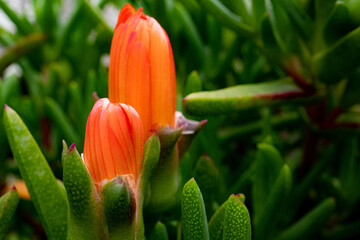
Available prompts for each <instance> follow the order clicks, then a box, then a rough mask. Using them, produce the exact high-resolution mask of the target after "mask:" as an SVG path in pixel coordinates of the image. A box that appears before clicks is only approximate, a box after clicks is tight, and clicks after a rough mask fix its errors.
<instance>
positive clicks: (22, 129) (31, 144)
mask: <svg viewBox="0 0 360 240" xmlns="http://www.w3.org/2000/svg"><path fill="white" fill-rule="evenodd" d="M4 124H5V129H6V134H7V137H8V140H9V143H10V147H11V150H12V152H13V154H14V157H15V159H16V161H17V164H18V166H19V169H20V173H21V176H22V178H23V179H24V181H25V183H26V186H27V188H28V190H29V193H30V197H31V199H32V202H33V203H34V206H35V209H36V211H37V212H38V214H39V216H40V220H41V222H42V224H43V226H44V228H45V232H46V234H47V236H48V238H49V239H65V238H66V225H67V211H68V203H67V199H66V198H65V197H64V195H63V192H62V189H61V187H60V186H59V185H58V183H57V181H56V179H55V177H54V175H53V173H52V171H51V169H50V167H49V165H48V163H47V161H46V159H45V158H44V155H43V154H42V153H41V151H40V149H39V146H38V145H37V144H36V142H35V140H34V138H33V137H32V135H31V133H30V132H29V130H28V129H27V127H26V126H25V124H24V123H23V121H22V120H21V118H20V117H19V116H18V115H17V113H16V112H15V111H14V110H12V109H11V108H10V107H5V112H4ZM55 216H56V217H55Z"/></svg>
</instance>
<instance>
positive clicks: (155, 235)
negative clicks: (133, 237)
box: [150, 222, 169, 240]
mask: <svg viewBox="0 0 360 240" xmlns="http://www.w3.org/2000/svg"><path fill="white" fill-rule="evenodd" d="M168 239H169V237H168V233H167V230H166V226H165V225H164V224H163V223H162V222H157V223H156V225H155V227H154V229H153V230H152V232H151V234H150V240H168Z"/></svg>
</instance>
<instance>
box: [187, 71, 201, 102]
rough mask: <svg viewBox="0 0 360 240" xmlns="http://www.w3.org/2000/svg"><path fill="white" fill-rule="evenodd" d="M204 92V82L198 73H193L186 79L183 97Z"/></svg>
mask: <svg viewBox="0 0 360 240" xmlns="http://www.w3.org/2000/svg"><path fill="white" fill-rule="evenodd" d="M201 90H202V82H201V79H200V77H199V74H198V72H197V71H195V70H194V71H192V72H191V73H190V74H189V76H188V77H187V79H186V82H185V86H184V90H183V96H186V95H189V94H190V93H193V92H199V91H201Z"/></svg>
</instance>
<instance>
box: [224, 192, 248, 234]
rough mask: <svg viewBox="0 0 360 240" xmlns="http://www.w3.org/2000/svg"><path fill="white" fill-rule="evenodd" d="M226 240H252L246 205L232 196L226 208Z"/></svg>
mask: <svg viewBox="0 0 360 240" xmlns="http://www.w3.org/2000/svg"><path fill="white" fill-rule="evenodd" d="M222 239H224V240H227V239H228V240H251V221H250V215H249V212H248V210H247V208H246V207H245V204H244V203H243V202H242V201H240V199H239V198H238V197H236V196H235V195H231V196H230V198H229V199H228V203H227V205H226V208H225V216H224V230H223V238H222Z"/></svg>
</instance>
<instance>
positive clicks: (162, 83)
mask: <svg viewBox="0 0 360 240" xmlns="http://www.w3.org/2000/svg"><path fill="white" fill-rule="evenodd" d="M109 99H110V101H111V102H122V103H126V104H129V105H131V106H133V107H134V108H135V109H136V111H137V112H138V113H139V115H140V117H141V119H142V121H143V124H144V130H145V134H148V133H149V131H150V129H151V128H152V127H153V126H154V125H158V124H160V125H170V126H174V123H175V111H176V76H175V66H174V58H173V53H172V49H171V44H170V41H169V38H168V36H167V34H166V32H165V31H164V29H163V28H162V27H161V26H160V24H159V23H158V22H157V21H156V20H155V19H154V18H152V17H149V16H146V15H145V14H144V13H143V12H142V8H139V9H138V10H137V11H135V9H134V8H133V7H132V6H131V5H130V4H126V5H125V6H124V7H123V8H122V9H121V11H120V14H119V17H118V23H117V25H116V27H115V32H114V36H113V40H112V44H111V51H110V68H109Z"/></svg>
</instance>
